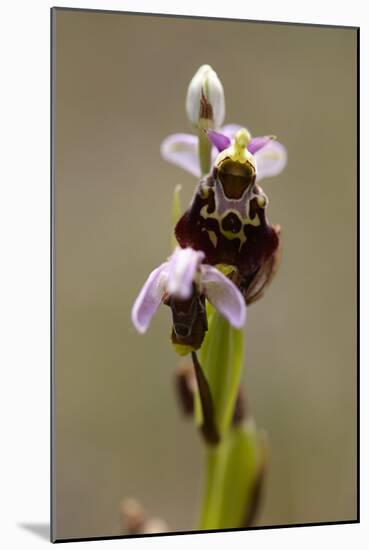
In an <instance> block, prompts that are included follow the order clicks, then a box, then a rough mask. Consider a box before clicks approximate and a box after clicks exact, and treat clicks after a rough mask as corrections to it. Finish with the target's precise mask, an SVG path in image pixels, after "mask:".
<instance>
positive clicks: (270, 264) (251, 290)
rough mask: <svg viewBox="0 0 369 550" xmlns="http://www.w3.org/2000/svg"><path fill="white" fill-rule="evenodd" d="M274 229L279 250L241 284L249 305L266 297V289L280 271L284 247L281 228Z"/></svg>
mask: <svg viewBox="0 0 369 550" xmlns="http://www.w3.org/2000/svg"><path fill="white" fill-rule="evenodd" d="M273 229H274V231H275V234H276V236H277V237H278V246H277V248H276V249H275V250H274V252H273V253H272V255H271V256H269V258H268V259H267V260H266V261H265V262H264V263H263V264H262V265H261V266H260V267H259V269H257V270H256V272H255V273H252V274H251V275H248V276H246V277H244V278H243V279H241V281H240V283H239V286H240V290H241V292H242V293H243V295H244V297H245V301H246V304H247V305H250V304H252V303H254V302H256V301H257V300H259V299H260V298H262V297H263V296H264V293H265V290H266V288H267V287H268V286H269V285H270V283H271V282H272V280H273V278H274V276H275V274H276V272H277V271H278V268H279V265H280V262H281V257H282V245H281V240H280V233H281V228H280V226H274V228H273Z"/></svg>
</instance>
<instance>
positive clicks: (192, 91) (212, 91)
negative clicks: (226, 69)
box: [186, 65, 225, 129]
mask: <svg viewBox="0 0 369 550" xmlns="http://www.w3.org/2000/svg"><path fill="white" fill-rule="evenodd" d="M186 111H187V116H188V118H189V120H190V122H191V123H192V124H194V125H195V126H197V127H203V128H207V129H208V128H220V127H221V125H222V124H223V121H224V116H225V101H224V90H223V86H222V83H221V81H220V80H219V78H218V75H217V73H216V72H215V71H214V70H213V69H212V68H211V67H210V65H202V66H201V67H200V68H199V69H198V71H197V72H196V73H195V75H194V77H193V78H192V80H191V82H190V85H189V86H188V91H187V98H186Z"/></svg>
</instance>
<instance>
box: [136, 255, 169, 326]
mask: <svg viewBox="0 0 369 550" xmlns="http://www.w3.org/2000/svg"><path fill="white" fill-rule="evenodd" d="M167 267H168V262H164V263H163V264H161V265H160V266H159V267H157V268H156V269H154V271H152V272H151V273H150V275H149V277H148V279H147V281H146V283H145V284H144V286H143V287H142V289H141V291H140V293H139V295H138V296H137V298H136V301H135V303H134V304H133V308H132V313H131V318H132V323H133V324H134V326H135V327H136V329H137V330H138V332H140V333H141V334H143V333H144V332H146V330H147V329H148V327H149V325H150V321H151V319H152V317H153V316H154V315H155V313H156V311H157V309H158V307H159V306H160V304H161V301H162V298H163V294H164V291H165V286H166V282H167V278H168V274H167Z"/></svg>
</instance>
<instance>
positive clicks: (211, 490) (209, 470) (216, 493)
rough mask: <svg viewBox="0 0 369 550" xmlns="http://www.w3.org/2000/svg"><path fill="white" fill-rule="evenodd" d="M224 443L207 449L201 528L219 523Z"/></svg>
mask: <svg viewBox="0 0 369 550" xmlns="http://www.w3.org/2000/svg"><path fill="white" fill-rule="evenodd" d="M223 459H224V443H220V444H219V445H218V446H217V447H208V448H207V449H206V478H205V487H204V496H203V502H202V509H201V514H200V522H199V526H198V528H199V530H205V529H216V528H217V525H218V524H219V510H220V502H219V497H221V493H222V492H221V488H220V484H221V478H222V475H221V472H222V470H223V468H222V465H223V462H224V460H223Z"/></svg>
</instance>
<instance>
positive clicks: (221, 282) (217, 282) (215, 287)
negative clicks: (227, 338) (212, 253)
mask: <svg viewBox="0 0 369 550" xmlns="http://www.w3.org/2000/svg"><path fill="white" fill-rule="evenodd" d="M201 272H202V278H201V282H202V285H203V287H204V292H205V296H206V297H207V299H208V300H209V302H210V303H211V304H213V306H214V307H215V308H216V309H217V310H218V311H219V313H221V314H222V315H223V317H225V318H226V319H227V321H228V322H229V323H230V324H231V325H232V326H233V327H234V328H241V327H242V326H243V325H244V324H245V322H246V304H245V300H244V298H243V296H242V294H241V292H240V291H239V290H238V288H237V287H236V285H235V284H234V283H232V281H230V280H229V279H228V277H226V276H225V275H223V273H221V272H220V271H218V269H216V268H215V267H212V266H210V265H202V266H201Z"/></svg>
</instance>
